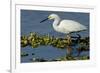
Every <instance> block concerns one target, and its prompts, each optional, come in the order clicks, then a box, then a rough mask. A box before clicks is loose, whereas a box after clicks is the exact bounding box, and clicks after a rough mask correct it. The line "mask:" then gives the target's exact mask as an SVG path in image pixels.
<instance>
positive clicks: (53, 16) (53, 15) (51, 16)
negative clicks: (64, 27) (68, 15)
mask: <svg viewBox="0 0 100 73" xmlns="http://www.w3.org/2000/svg"><path fill="white" fill-rule="evenodd" d="M57 18H59V16H58V15H57V14H50V15H49V16H48V17H47V18H46V19H44V20H42V21H41V22H40V23H42V22H44V21H46V20H48V19H49V20H53V19H57Z"/></svg>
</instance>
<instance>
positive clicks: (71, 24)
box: [58, 20, 86, 33]
mask: <svg viewBox="0 0 100 73" xmlns="http://www.w3.org/2000/svg"><path fill="white" fill-rule="evenodd" d="M58 30H59V32H62V33H72V32H79V31H83V30H86V27H85V26H83V25H82V24H80V23H78V22H76V21H73V20H62V21H61V22H60V24H59V26H58Z"/></svg>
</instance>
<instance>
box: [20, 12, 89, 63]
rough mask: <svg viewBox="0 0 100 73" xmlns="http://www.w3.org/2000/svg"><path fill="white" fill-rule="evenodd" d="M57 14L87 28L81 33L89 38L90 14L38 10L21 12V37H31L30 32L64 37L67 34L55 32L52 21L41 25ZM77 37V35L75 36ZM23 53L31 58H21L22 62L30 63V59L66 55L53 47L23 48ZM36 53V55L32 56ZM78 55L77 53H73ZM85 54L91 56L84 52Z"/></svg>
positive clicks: (63, 51)
mask: <svg viewBox="0 0 100 73" xmlns="http://www.w3.org/2000/svg"><path fill="white" fill-rule="evenodd" d="M52 13H56V14H58V15H59V16H60V17H61V19H70V20H75V21H77V22H79V23H81V24H83V25H85V26H86V27H87V31H83V32H79V34H80V35H81V36H82V37H85V36H89V13H79V12H59V11H58V12H53V11H36V10H21V35H29V33H30V32H37V33H38V34H41V35H45V34H48V33H49V34H50V35H51V36H52V35H54V36H57V37H64V36H65V34H62V33H58V32H56V31H54V29H53V27H52V23H53V21H52V20H49V21H46V22H44V23H40V21H41V20H43V19H45V18H46V17H48V15H50V14H52ZM74 35H75V34H74ZM21 51H22V52H27V53H28V54H29V56H27V57H23V58H21V62H30V59H31V58H33V57H35V58H44V59H49V60H51V59H55V58H58V57H61V56H65V55H66V50H61V49H57V48H54V47H51V46H40V47H38V48H31V47H29V46H27V47H24V48H21ZM31 53H35V55H31ZM73 53H74V54H76V51H74V52H73ZM83 54H87V55H88V54H89V53H88V52H84V53H83Z"/></svg>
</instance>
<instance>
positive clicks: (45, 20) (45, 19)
mask: <svg viewBox="0 0 100 73" xmlns="http://www.w3.org/2000/svg"><path fill="white" fill-rule="evenodd" d="M46 20H48V18H46V19H44V20H42V21H41V22H40V23H42V22H44V21H46Z"/></svg>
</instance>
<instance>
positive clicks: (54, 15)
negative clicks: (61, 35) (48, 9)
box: [48, 14, 59, 20]
mask: <svg viewBox="0 0 100 73" xmlns="http://www.w3.org/2000/svg"><path fill="white" fill-rule="evenodd" d="M58 17H59V16H58V15H57V14H50V15H49V16H48V19H50V20H52V19H55V18H58Z"/></svg>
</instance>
